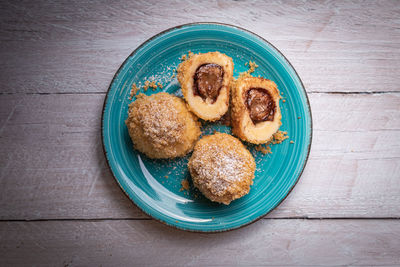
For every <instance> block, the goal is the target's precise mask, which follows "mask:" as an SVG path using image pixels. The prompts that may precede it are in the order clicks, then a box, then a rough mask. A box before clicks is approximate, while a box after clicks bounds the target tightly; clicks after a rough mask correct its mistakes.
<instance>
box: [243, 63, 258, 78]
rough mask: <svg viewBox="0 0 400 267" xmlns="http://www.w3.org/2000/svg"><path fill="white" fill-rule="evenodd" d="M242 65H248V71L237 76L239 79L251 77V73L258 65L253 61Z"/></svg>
mask: <svg viewBox="0 0 400 267" xmlns="http://www.w3.org/2000/svg"><path fill="white" fill-rule="evenodd" d="M244 65H245V66H247V65H248V66H249V69H248V70H247V71H245V72H242V73H240V74H239V78H248V77H252V76H251V73H253V72H254V71H255V70H256V68H258V65H257V64H256V63H255V62H254V61H251V60H250V61H249V63H247V62H246V63H245V64H244Z"/></svg>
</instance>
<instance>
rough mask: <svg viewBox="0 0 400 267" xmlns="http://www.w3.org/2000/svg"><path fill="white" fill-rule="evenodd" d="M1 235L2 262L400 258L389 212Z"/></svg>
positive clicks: (397, 225) (337, 262)
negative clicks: (199, 229)
mask: <svg viewBox="0 0 400 267" xmlns="http://www.w3.org/2000/svg"><path fill="white" fill-rule="evenodd" d="M0 238H1V240H2V246H0V254H1V255H3V256H2V257H0V265H2V266H11V265H13V266H15V265H18V266H19V265H21V266H25V265H26V266H33V265H40V266H132V265H134V266H249V265H252V266H303V265H307V266H349V265H352V266H353V265H355V266H374V265H379V266H389V265H390V266H396V265H399V264H400V222H399V221H391V220H390V221H386V220H385V221H380V220H367V221H366V220H354V221H349V220H322V221H320V220H281V219H280V220H261V221H258V222H256V223H254V224H252V225H250V226H247V227H245V228H242V229H239V230H236V231H232V232H225V233H221V234H197V233H187V232H183V231H178V230H175V229H173V228H170V227H167V226H165V225H162V224H160V223H158V222H154V221H150V220H144V221H99V222H13V223H6V222H3V223H0ZM21 255H23V257H21Z"/></svg>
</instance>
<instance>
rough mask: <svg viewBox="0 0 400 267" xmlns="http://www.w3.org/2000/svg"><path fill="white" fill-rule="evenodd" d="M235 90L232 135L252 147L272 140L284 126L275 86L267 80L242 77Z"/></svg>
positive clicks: (277, 91)
mask: <svg viewBox="0 0 400 267" xmlns="http://www.w3.org/2000/svg"><path fill="white" fill-rule="evenodd" d="M232 91H233V92H232V105H233V107H232V114H231V116H232V127H233V128H232V132H233V134H234V135H236V136H237V137H239V138H240V139H242V140H244V141H247V142H250V143H253V144H263V143H266V142H268V141H270V140H271V138H272V135H273V134H274V133H276V132H277V131H278V129H279V127H280V126H281V124H282V123H281V118H282V115H281V110H280V108H279V99H280V95H279V90H278V88H277V86H276V84H275V83H274V82H273V81H271V80H267V79H264V78H256V77H247V78H240V79H238V80H237V81H236V84H235V86H234V87H233V88H232Z"/></svg>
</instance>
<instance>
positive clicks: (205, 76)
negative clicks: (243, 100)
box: [193, 63, 224, 103]
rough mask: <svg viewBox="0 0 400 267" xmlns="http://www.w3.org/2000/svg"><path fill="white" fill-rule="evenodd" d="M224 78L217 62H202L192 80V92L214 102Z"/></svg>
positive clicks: (222, 70)
mask: <svg viewBox="0 0 400 267" xmlns="http://www.w3.org/2000/svg"><path fill="white" fill-rule="evenodd" d="M223 78H224V69H223V68H222V67H221V66H220V65H217V64H212V63H210V64H203V65H201V66H200V67H198V68H197V70H196V72H195V74H194V77H193V80H194V83H193V94H194V95H199V96H200V97H201V98H202V99H203V100H206V99H207V98H209V99H211V103H214V102H215V101H216V100H217V98H218V95H219V91H220V90H221V87H222V81H223Z"/></svg>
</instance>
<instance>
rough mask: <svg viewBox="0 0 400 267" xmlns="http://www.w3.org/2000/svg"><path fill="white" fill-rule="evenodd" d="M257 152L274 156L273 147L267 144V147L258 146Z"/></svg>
mask: <svg viewBox="0 0 400 267" xmlns="http://www.w3.org/2000/svg"><path fill="white" fill-rule="evenodd" d="M256 150H257V151H261V153H263V154H264V155H265V154H272V152H271V147H270V146H269V144H266V146H265V147H264V146H263V145H258V146H256Z"/></svg>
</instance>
